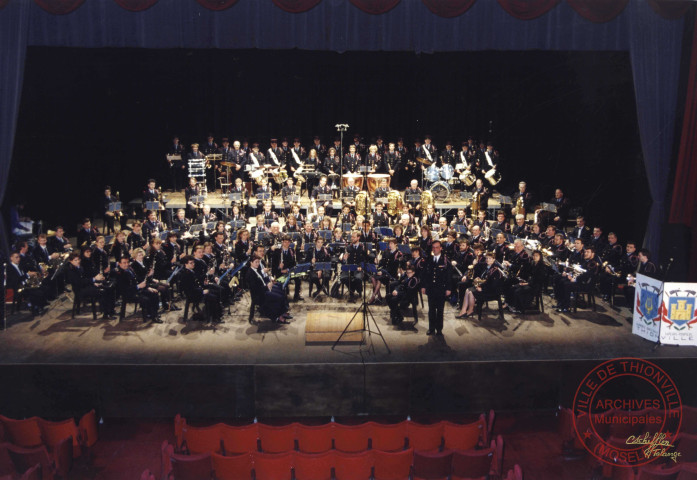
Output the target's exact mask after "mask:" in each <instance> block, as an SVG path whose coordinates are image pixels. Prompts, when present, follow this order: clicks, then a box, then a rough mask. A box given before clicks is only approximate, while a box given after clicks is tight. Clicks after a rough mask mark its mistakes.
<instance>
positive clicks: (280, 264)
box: [271, 235, 305, 302]
mask: <svg viewBox="0 0 697 480" xmlns="http://www.w3.org/2000/svg"><path fill="white" fill-rule="evenodd" d="M297 264H298V261H297V255H296V253H295V249H294V248H293V247H291V245H290V237H289V236H288V235H283V236H282V237H281V247H280V248H278V249H276V250H274V251H273V252H272V254H271V272H272V273H273V276H274V277H276V278H278V277H280V276H283V275H290V274H291V270H292V269H293V267H295V266H296V265H297ZM291 282H292V283H294V284H295V293H294V295H293V301H294V302H297V301H301V300H305V299H304V298H303V297H302V295H301V294H300V290H301V281H300V278H295V279H292V280H291ZM286 293H287V292H286Z"/></svg>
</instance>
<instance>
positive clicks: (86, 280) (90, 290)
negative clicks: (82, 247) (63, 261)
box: [65, 252, 116, 320]
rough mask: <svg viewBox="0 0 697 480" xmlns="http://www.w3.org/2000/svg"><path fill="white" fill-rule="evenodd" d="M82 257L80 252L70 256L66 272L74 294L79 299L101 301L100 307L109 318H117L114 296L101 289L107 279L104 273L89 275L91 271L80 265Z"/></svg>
mask: <svg viewBox="0 0 697 480" xmlns="http://www.w3.org/2000/svg"><path fill="white" fill-rule="evenodd" d="M80 263H81V257H80V254H79V253H78V252H73V253H71V254H70V255H69V256H68V269H67V270H66V272H65V275H66V281H67V283H69V284H70V286H71V288H72V290H73V294H74V295H75V296H76V297H77V299H78V300H77V301H78V302H81V301H82V300H83V299H92V298H93V299H95V300H98V301H99V307H100V309H101V311H102V312H104V313H103V315H104V318H105V319H107V320H113V319H115V318H116V316H115V312H114V296H113V295H112V294H110V293H109V292H107V291H106V290H100V288H99V287H100V286H101V282H103V281H104V280H105V277H104V275H102V274H99V273H98V274H97V275H95V276H94V277H91V276H89V274H90V272H88V271H87V270H85V269H84V268H82V267H81V266H80Z"/></svg>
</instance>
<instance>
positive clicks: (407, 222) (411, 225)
mask: <svg viewBox="0 0 697 480" xmlns="http://www.w3.org/2000/svg"><path fill="white" fill-rule="evenodd" d="M404 208H405V210H406V209H407V208H409V207H407V206H405V207H404ZM399 224H400V225H401V226H402V229H403V230H404V236H405V237H407V238H415V237H418V236H419V228H418V227H417V223H416V219H415V218H414V216H413V215H411V214H410V213H409V212H405V213H402V216H401V217H400V219H399Z"/></svg>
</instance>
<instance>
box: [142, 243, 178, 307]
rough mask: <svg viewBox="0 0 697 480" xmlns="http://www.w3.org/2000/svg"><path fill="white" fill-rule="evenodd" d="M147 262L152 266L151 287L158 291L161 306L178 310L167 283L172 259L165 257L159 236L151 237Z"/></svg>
mask: <svg viewBox="0 0 697 480" xmlns="http://www.w3.org/2000/svg"><path fill="white" fill-rule="evenodd" d="M149 263H150V267H151V268H153V276H152V280H154V282H153V283H152V287H153V288H155V290H157V291H158V292H159V293H160V298H161V300H162V308H163V309H164V310H168V311H177V310H180V308H179V307H177V306H176V305H174V301H173V299H172V291H171V289H170V288H169V284H168V283H167V281H168V280H169V277H170V275H171V274H172V261H171V260H169V259H168V258H167V254H166V253H165V251H164V250H163V249H162V240H160V239H159V238H153V239H152V240H151V242H150V253H149Z"/></svg>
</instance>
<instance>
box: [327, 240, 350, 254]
mask: <svg viewBox="0 0 697 480" xmlns="http://www.w3.org/2000/svg"><path fill="white" fill-rule="evenodd" d="M329 249H330V250H331V251H332V252H334V251H336V252H343V251H345V250H346V242H333V243H330V244H329Z"/></svg>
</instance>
